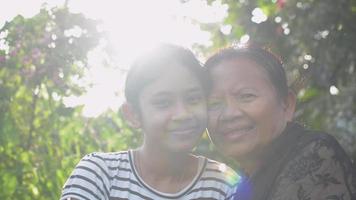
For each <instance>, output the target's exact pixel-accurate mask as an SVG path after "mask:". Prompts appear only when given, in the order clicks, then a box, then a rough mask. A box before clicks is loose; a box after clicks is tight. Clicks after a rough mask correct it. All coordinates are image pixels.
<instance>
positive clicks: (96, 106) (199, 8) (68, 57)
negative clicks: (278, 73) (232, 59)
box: [0, 0, 356, 200]
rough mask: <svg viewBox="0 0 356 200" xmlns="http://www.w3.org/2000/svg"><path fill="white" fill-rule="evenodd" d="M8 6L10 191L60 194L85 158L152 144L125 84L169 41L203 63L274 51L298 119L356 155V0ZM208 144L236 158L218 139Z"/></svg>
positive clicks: (1, 20) (4, 52)
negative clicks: (250, 47)
mask: <svg viewBox="0 0 356 200" xmlns="http://www.w3.org/2000/svg"><path fill="white" fill-rule="evenodd" d="M0 3H1V8H0V11H1V12H0V199H4V200H7V199H21V200H22V199H24V200H25V199H40V200H42V199H58V198H59V195H60V192H61V187H62V186H63V184H64V182H65V180H66V179H67V177H68V176H69V175H70V173H71V171H72V170H73V168H74V166H75V165H76V163H77V162H78V161H79V159H80V158H81V157H82V156H84V155H85V154H87V153H90V152H93V151H120V150H125V149H128V148H135V147H137V146H138V145H140V141H141V139H142V136H141V135H140V133H138V132H137V131H135V130H132V129H130V128H129V127H128V126H127V125H126V124H125V123H124V121H123V119H122V116H121V115H120V112H119V107H120V105H121V103H122V102H123V90H122V89H123V86H124V80H125V74H126V72H127V70H128V69H129V65H130V62H131V61H132V59H134V58H135V56H136V55H137V54H139V53H141V52H143V51H145V50H147V49H148V48H150V47H151V46H152V45H154V44H156V43H158V42H170V43H174V44H178V45H182V46H185V47H187V48H190V49H192V50H193V51H194V53H195V54H196V55H197V56H198V58H199V59H200V61H201V62H204V61H205V60H206V58H207V57H208V56H209V55H210V54H211V53H213V52H214V51H216V50H218V49H220V48H223V47H226V46H229V45H237V44H240V43H246V42H250V41H253V42H258V43H260V44H262V45H265V46H267V47H269V48H270V49H271V50H272V51H274V52H275V53H277V54H279V55H280V57H281V59H282V60H283V61H284V63H285V67H286V70H287V73H288V78H289V81H290V85H291V86H292V87H293V88H294V89H295V90H296V91H297V93H298V101H299V102H298V108H297V112H296V116H295V117H296V119H297V120H298V121H299V122H301V123H303V124H305V125H306V126H307V127H309V128H312V129H319V130H325V131H327V132H329V133H330V134H332V135H334V136H335V137H336V138H337V139H338V141H339V142H340V143H341V144H342V146H343V147H344V148H345V150H346V151H347V153H348V154H349V155H350V156H351V157H352V158H353V159H356V145H355V144H356V72H355V70H356V69H355V67H356V66H355V65H356V0H338V1H335V0H218V1H213V0H151V1H145V0H141V1H140V0H130V1H114V0H112V1H109V0H101V1H94V0H93V1H84V0H65V1H63V0H52V1H51V0H48V1H41V0H31V1H21V0H12V1H4V0H1V1H0ZM196 151H197V152H198V153H200V154H203V155H206V156H209V157H211V158H214V159H218V160H222V161H224V159H223V158H222V157H221V156H220V155H219V154H218V153H217V152H216V151H215V150H214V148H213V146H212V145H211V144H210V142H209V140H208V137H207V136H206V135H204V138H203V140H202V141H201V143H200V145H199V146H198V147H197V149H196ZM225 161H227V160H225ZM227 162H229V161H227Z"/></svg>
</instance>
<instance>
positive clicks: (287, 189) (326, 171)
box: [270, 139, 356, 200]
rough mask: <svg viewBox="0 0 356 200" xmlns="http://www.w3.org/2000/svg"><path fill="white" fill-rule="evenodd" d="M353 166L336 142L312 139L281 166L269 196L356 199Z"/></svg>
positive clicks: (306, 198) (304, 198)
mask: <svg viewBox="0 0 356 200" xmlns="http://www.w3.org/2000/svg"><path fill="white" fill-rule="evenodd" d="M354 170H355V169H354V168H353V166H352V163H351V161H350V160H349V159H348V157H347V156H346V154H345V153H344V151H343V150H342V149H341V147H340V146H339V145H338V144H337V145H335V143H334V142H329V141H328V140H324V139H320V140H316V141H313V142H311V143H309V144H308V145H306V146H305V147H304V148H302V149H301V150H300V153H298V154H297V156H295V157H294V158H293V159H292V160H290V161H289V162H288V163H287V165H286V166H285V167H284V168H283V169H282V171H281V173H280V175H279V176H278V177H277V179H276V182H275V187H274V189H272V191H271V192H272V193H271V198H270V199H276V200H277V199H281V200H282V199H290V200H292V199H293V200H294V199H295V200H312V199H330V200H332V199H335V200H337V199H343V200H345V199H355V195H356V188H355V181H356V180H355V179H356V177H355V172H354Z"/></svg>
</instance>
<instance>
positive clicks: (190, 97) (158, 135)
mask: <svg viewBox="0 0 356 200" xmlns="http://www.w3.org/2000/svg"><path fill="white" fill-rule="evenodd" d="M139 109H140V113H139V122H140V126H141V128H142V130H143V132H144V137H145V139H144V145H146V146H147V147H150V148H156V149H160V150H162V151H171V152H189V151H190V150H191V149H192V148H194V147H195V145H196V144H197V142H198V141H199V139H200V137H201V135H202V133H203V132H204V130H205V128H206V126H207V102H206V97H205V95H204V92H203V88H202V86H201V84H200V82H199V81H198V79H197V78H196V77H195V76H194V75H193V74H192V73H191V72H190V71H189V70H188V69H187V68H186V67H183V66H180V65H174V66H169V67H167V68H165V69H164V70H163V71H162V73H161V74H160V76H159V78H157V79H156V80H155V81H153V82H152V83H150V84H148V85H147V86H146V87H145V88H144V89H143V90H142V92H141V94H140V96H139Z"/></svg>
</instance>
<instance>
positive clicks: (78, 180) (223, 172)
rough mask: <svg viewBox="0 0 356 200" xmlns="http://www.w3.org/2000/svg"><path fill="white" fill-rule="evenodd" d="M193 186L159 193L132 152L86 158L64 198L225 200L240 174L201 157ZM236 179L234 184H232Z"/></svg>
mask: <svg viewBox="0 0 356 200" xmlns="http://www.w3.org/2000/svg"><path fill="white" fill-rule="evenodd" d="M199 160H200V168H199V170H198V173H197V175H196V177H195V178H194V180H193V181H192V183H191V184H190V185H188V186H187V187H186V188H185V189H183V190H181V191H180V192H178V193H175V194H167V193H162V192H159V191H157V190H155V189H153V188H151V187H150V186H148V185H147V184H145V183H144V182H143V180H142V179H141V178H140V177H139V175H138V173H137V172H136V170H135V167H134V164H133V154H132V151H124V152H117V153H92V154H88V155H86V156H85V157H84V158H83V159H82V160H81V161H80V162H79V163H78V165H77V166H76V168H75V169H74V171H73V172H72V175H71V176H70V177H69V178H68V180H67V182H66V183H65V185H64V187H63V191H62V197H61V199H62V200H63V199H67V198H70V197H72V198H76V199H79V200H82V199H83V200H121V199H138V200H140V199H152V200H159V199H183V200H186V199H189V200H192V199H213V200H214V199H225V198H226V197H228V196H229V195H230V194H231V193H233V186H234V185H235V184H236V182H237V180H238V178H239V177H238V175H237V174H236V173H235V172H234V171H233V170H232V169H230V168H229V167H227V166H226V165H224V164H221V163H218V162H215V161H212V160H209V159H206V158H203V157H199ZM231 180H233V181H231Z"/></svg>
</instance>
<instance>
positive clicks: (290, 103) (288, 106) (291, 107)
mask: <svg viewBox="0 0 356 200" xmlns="http://www.w3.org/2000/svg"><path fill="white" fill-rule="evenodd" d="M296 103H297V96H296V94H295V92H294V91H292V90H289V91H288V96H287V99H286V102H285V114H286V117H287V120H288V121H292V120H293V116H294V111H295V105H296Z"/></svg>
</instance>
